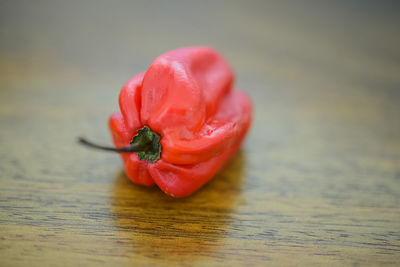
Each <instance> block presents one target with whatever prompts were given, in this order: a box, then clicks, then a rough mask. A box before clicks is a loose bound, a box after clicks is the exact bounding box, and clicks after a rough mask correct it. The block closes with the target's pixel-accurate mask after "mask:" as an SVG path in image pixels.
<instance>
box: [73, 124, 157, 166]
mask: <svg viewBox="0 0 400 267" xmlns="http://www.w3.org/2000/svg"><path fill="white" fill-rule="evenodd" d="M160 140H161V137H160V135H158V134H156V133H155V132H153V131H152V130H151V129H150V128H149V127H148V126H144V127H143V128H141V129H139V130H138V131H137V135H135V136H134V137H133V138H132V141H131V142H130V145H129V146H126V147H108V146H102V145H98V144H95V143H92V142H90V141H88V140H86V139H85V138H82V137H80V138H79V139H78V142H79V143H80V144H82V145H85V146H88V147H91V148H96V149H101V150H106V151H113V152H119V153H137V155H138V158H139V159H140V160H145V161H148V162H151V163H154V162H156V161H157V160H158V159H160V156H161V143H160Z"/></svg>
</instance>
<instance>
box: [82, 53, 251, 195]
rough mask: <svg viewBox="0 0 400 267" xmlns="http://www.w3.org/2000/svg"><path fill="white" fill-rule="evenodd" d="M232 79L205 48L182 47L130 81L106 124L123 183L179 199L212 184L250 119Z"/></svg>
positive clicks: (243, 97)
mask: <svg viewBox="0 0 400 267" xmlns="http://www.w3.org/2000/svg"><path fill="white" fill-rule="evenodd" d="M233 83H234V73H233V71H232V69H231V67H230V66H229V64H228V63H227V62H226V61H225V59H224V58H223V57H222V56H221V55H220V54H219V53H218V52H217V51H215V50H214V49H212V48H210V47H185V48H180V49H176V50H173V51H171V52H168V53H165V54H163V55H161V56H159V57H158V58H156V59H155V60H154V62H153V63H152V64H151V65H150V67H149V69H148V70H147V71H146V72H143V73H139V74H137V75H135V76H133V77H132V78H131V79H130V80H129V81H128V82H127V83H126V84H125V85H124V86H123V87H122V90H121V92H120V95H119V106H120V110H121V111H120V112H116V113H114V114H112V115H111V116H110V119H109V128H110V131H111V136H112V140H113V142H114V144H115V147H106V146H100V145H96V144H93V143H91V142H89V141H87V140H86V139H83V138H80V139H79V141H80V142H81V143H82V144H85V145H87V146H90V147H94V148H98V149H103V150H109V151H115V152H118V153H120V155H121V157H122V160H123V163H124V169H125V172H126V175H127V176H128V177H129V178H130V179H131V180H132V181H133V182H134V183H137V184H141V185H145V186H151V185H154V184H157V185H158V187H159V188H160V189H161V190H162V191H164V192H165V193H166V194H168V195H171V196H173V197H184V196H188V195H190V194H192V193H193V192H194V191H196V190H197V189H199V188H200V187H201V186H202V185H204V184H205V183H206V182H207V181H209V180H210V179H211V178H212V177H213V176H214V175H215V174H216V173H217V172H218V171H219V170H220V169H221V168H222V166H223V165H224V164H225V163H226V162H227V161H228V160H229V158H231V157H232V156H233V155H234V154H235V152H236V151H237V150H238V149H239V148H240V145H241V144H242V142H243V139H244V137H245V136H246V134H247V132H248V130H249V127H250V124H251V118H252V104H251V101H250V99H249V97H248V96H247V95H246V94H245V93H243V92H242V91H239V90H236V89H234V87H233Z"/></svg>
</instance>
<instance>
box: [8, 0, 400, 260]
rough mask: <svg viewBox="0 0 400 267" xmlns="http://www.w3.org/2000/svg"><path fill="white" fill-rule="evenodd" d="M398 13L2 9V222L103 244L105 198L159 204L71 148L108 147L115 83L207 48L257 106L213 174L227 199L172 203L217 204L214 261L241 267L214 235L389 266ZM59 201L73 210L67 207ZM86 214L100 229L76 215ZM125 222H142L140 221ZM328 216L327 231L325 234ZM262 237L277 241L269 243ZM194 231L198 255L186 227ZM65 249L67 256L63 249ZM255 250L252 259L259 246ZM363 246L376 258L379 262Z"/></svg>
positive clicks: (262, 8)
mask: <svg viewBox="0 0 400 267" xmlns="http://www.w3.org/2000/svg"><path fill="white" fill-rule="evenodd" d="M399 3H400V2H399V1H354V0H350V1H256V0H251V1H223V0H221V1H208V0H206V1H176V0H171V1H161V0H160V1H100V0H99V1H75V0H72V1H41V0H38V1H21V0H18V1H15V0H13V1H5V0H1V1H0V148H1V149H0V158H1V161H0V183H1V185H0V190H1V192H0V200H3V201H4V203H6V202H7V201H9V202H7V203H10V204H9V205H10V207H18V208H19V209H15V211H14V212H11V211H12V209H8V210H7V209H2V210H1V209H0V212H1V214H0V215H1V217H0V222H1V223H3V224H9V225H19V226H21V227H22V225H30V224H29V223H30V220H29V217H25V216H28V215H29V216H32V218H34V219H35V222H37V223H38V228H35V229H37V231H38V233H42V232H46V231H49V229H53V228H52V227H55V226H56V225H57V224H58V223H60V224H61V223H63V224H65V225H67V228H66V229H67V230H65V232H63V231H61V234H60V235H62V234H63V233H64V234H69V233H71V231H72V230H74V231H75V230H76V229H78V230H76V231H77V233H78V234H77V235H79V238H83V237H82V236H80V233H81V232H79V231H81V230H82V229H84V230H83V231H87V232H89V233H97V232H96V231H98V230H97V229H99V228H98V226H99V225H100V226H101V227H100V228H101V229H106V230H105V231H110V232H112V231H114V230H115V229H116V228H118V227H119V226H118V223H117V224H116V223H114V222H113V220H112V219H113V218H117V217H118V216H120V214H119V213H121V209H118V208H115V207H114V206H115V205H114V204H115V202H113V201H114V200H115V199H118V196H119V194H120V193H118V194H113V193H112V192H120V190H128V189H124V188H129V190H134V191H135V190H136V191H135V192H133V193H132V192H129V193H127V196H135V194H139V195H140V196H141V197H142V200H143V201H148V202H149V203H153V202H154V199H153V198H156V199H158V201H160V202H162V201H164V202H165V203H164V202H163V203H164V205H165V206H166V207H170V206H169V205H170V204H169V203H168V201H167V200H165V199H164V200H160V199H159V198H160V197H159V195H158V194H157V193H154V192H158V191H152V192H153V193H154V194H148V192H146V191H140V190H142V189H140V188H139V187H128V186H129V185H127V184H126V183H123V182H121V181H122V180H123V181H125V178H124V179H122V178H116V177H120V176H121V174H119V173H120V172H121V170H122V167H121V162H120V159H119V157H117V156H116V155H114V154H106V153H100V152H98V153H95V152H93V151H89V150H86V149H83V148H82V147H79V146H78V145H76V137H77V136H80V135H85V136H87V137H90V139H92V140H95V141H98V142H100V143H104V144H110V143H111V142H110V136H109V132H108V129H107V120H108V116H109V115H110V114H111V113H112V112H114V111H117V110H118V101H117V100H118V95H119V90H120V88H121V87H122V85H123V84H124V83H125V82H126V81H127V80H128V79H129V78H130V77H131V76H133V75H134V74H136V73H138V72H141V71H144V70H146V69H147V68H148V66H149V65H150V64H151V62H152V61H153V60H154V59H155V58H156V57H157V56H158V55H160V54H162V53H164V52H167V51H170V50H173V49H176V48H179V47H183V46H191V45H206V46H212V47H214V48H215V49H217V50H218V51H219V52H220V53H221V54H222V55H223V56H224V57H225V58H226V59H227V61H228V62H229V63H230V64H231V66H232V67H233V69H234V70H235V73H236V86H237V87H239V88H240V89H241V90H243V91H245V92H247V93H248V94H249V95H250V96H251V98H252V100H253V102H254V112H255V115H254V122H253V126H252V129H251V132H250V134H249V136H248V138H247V140H246V142H245V144H244V146H243V149H242V152H241V154H240V157H239V159H236V161H235V162H236V163H232V164H231V165H230V166H231V168H232V166H233V167H235V166H236V165H238V166H240V170H239V171H232V170H231V171H230V172H228V173H229V174H225V175H221V176H222V177H221V178H220V179H221V181H224V180H223V179H228V183H229V184H232V188H233V189H232V188H231V191H229V189H226V190H227V191H226V193H224V194H225V195H224V194H222V193H221V192H225V191H224V189H225V187H224V184H223V183H222V182H221V183H222V184H221V185H220V187H219V184H218V182H214V184H211V185H210V186H208V187H207V189H205V190H202V191H200V193H199V194H198V195H196V197H194V198H191V199H189V200H186V202H179V203H180V204H176V205H181V204H182V207H184V205H185V203H186V205H188V203H192V204H193V205H194V206H195V207H198V206H199V205H200V206H201V205H203V203H207V200H206V199H207V198H208V197H209V196H208V195H207V194H214V195H213V196H218V195H219V194H222V195H221V197H222V198H224V199H228V200H229V202H230V203H229V205H230V206H229V208H226V207H225V210H228V212H227V213H228V214H227V215H226V216H228V217H229V216H231V213H230V212H233V215H232V216H231V217H229V218H230V219H229V220H228V221H229V222H230V223H228V224H224V223H221V224H216V226H213V227H216V228H218V227H221V229H222V230H221V231H220V232H221V233H224V234H223V235H222V237H221V236H220V235H219V234H217V236H220V238H221V240H220V243H221V244H222V245H221V248H220V250H219V253H225V254H223V255H225V257H226V258H229V257H233V258H232V259H233V260H238V261H240V260H241V259H240V257H241V256H240V255H241V254H240V253H239V254H238V255H237V256H236V258H235V256H232V255H231V254H229V252H228V250H229V248H237V247H238V246H236V245H232V244H233V243H229V242H230V241H229V240H228V241H225V239H224V238H225V237H226V238H229V237H233V238H237V239H239V240H240V239H241V238H242V239H243V240H244V239H246V238H247V239H248V240H266V239H267V240H269V241H271V240H273V242H275V241H276V242H277V243H276V246H277V248H278V249H280V248H281V245H282V244H283V243H285V244H294V245H293V247H292V248H290V249H289V250H291V249H293V251H294V252H293V253H298V254H296V255H305V254H304V251H303V250H302V249H298V250H296V249H297V248H294V247H295V245H296V244H299V243H307V242H310V243H307V244H311V243H312V242H315V243H312V244H316V246H319V247H324V249H325V250H324V249H323V250H324V253H328V254H329V253H333V254H332V255H339V256H340V257H339V258H346V257H347V256H348V255H349V253H350V254H351V252H348V251H347V250H346V247H352V248H355V249H356V252H354V254H351V255H352V257H353V259H354V258H357V257H358V256H359V259H363V258H364V259H366V257H370V258H368V259H369V260H370V261H371V262H374V263H377V264H378V263H382V262H384V260H385V259H386V258H385V257H392V258H391V259H395V258H396V256H395V254H390V253H393V252H396V251H397V252H398V248H399V246H400V244H399V240H400V239H399V238H400V233H399V225H400V214H399V210H398V207H399V205H400V185H399V181H400V32H399V29H400V16H399V14H400V4H399ZM238 162H239V163H238ZM234 170H235V169H234ZM224 177H227V178H224ZM229 179H235V180H234V181H236V182H233V183H231V182H232V181H231V180H229ZM229 181H231V182H229ZM215 183H217V184H215ZM120 186H121V187H120ZM213 186H214V187H213ZM210 188H211V189H210ZM212 188H216V189H212ZM213 190H214V191H213ZM215 190H218V194H217V193H215V192H216V191H215ZM143 192H144V193H143ZM212 192H214V193H212ZM233 195H234V197H233ZM83 196H86V197H88V198H89V199H90V201H89V200H87V202H85V199H81V197H83ZM232 197H233V198H232ZM203 198H204V201H202V199H203ZM61 200H62V201H65V203H70V202H72V204H71V203H70V204H69V205H70V206H69V208H68V207H67V206H66V207H64V206H62V205H63V204H62V203H64V202H62V201H61ZM231 200H232V201H231ZM59 201H61V202H59ZM74 201H75V202H74ZM104 201H105V202H104ZM132 201H133V200H132ZM160 202H156V203H158V205H160V204H159V203H160ZM93 203H97V204H93ZM101 203H103V204H101ZM104 203H106V204H104ZM113 203H114V204H113ZM215 203H225V202H223V201H222V202H221V201H220V200H218V199H217V201H216V202H215ZM232 203H233V204H232ZM237 203H239V204H237ZM282 203H285V204H282ZM315 203H318V205H317V206H315V205H316V204H315ZM32 205H33V206H32ZM72 205H73V208H71V207H72ZM107 205H110V206H112V208H110V207H109V206H107ZM196 205H197V206H196ZM221 205H222V204H221ZM224 205H225V204H224ZM227 205H228V204H227ZM282 205H283V206H282ZM285 205H286V206H285ZM26 207H31V208H26ZM131 207H133V205H131ZM180 207H181V206H180ZM128 208H129V207H127V206H126V207H125V206H124V208H123V209H122V210H123V211H124V212H127V211H128V210H129V209H128ZM69 209H71V210H69ZM271 210H272V211H274V212H275V213H274V212H270V211H271ZM150 211H151V212H153V214H157V213H160V214H161V213H162V212H168V209H166V211H160V210H159V209H157V208H154V209H150ZM256 211H257V212H258V213H256ZM94 212H99V213H96V214H97V215H96V216H99V217H96V216H95V215H93V217H90V216H89V215H90V214H92V213H94ZM129 212H131V213H130V214H135V215H134V216H137V217H135V218H140V216H141V215H140V214H143V212H146V211H143V210H129ZM129 212H127V213H129ZM135 212H136V213H135ZM252 212H255V213H254V214H253V213H252ZM263 212H266V213H263ZM268 212H270V213H268ZM324 212H326V213H328V215H329V216H330V217H329V216H328V215H327V216H326V217H323V213H324ZM70 214H74V216H76V218H75V217H74V218H71V217H68V216H70ZM87 214H89V215H87ZM98 214H103V215H98ZM266 214H267V215H266ZM315 214H316V215H315ZM321 214H322V215H321ZM164 215H165V218H167V217H171V216H170V214H169V213H162V216H164ZM264 215H265V217H264ZM275 215H276V216H275ZM278 215H279V216H278ZM313 215H315V216H316V217H313ZM319 215H321V217H318V216H319ZM35 216H36V217H35ZM46 216H47V217H46ZM85 216H86V217H85ZM87 216H89V217H87ZM101 216H104V217H101ZM132 216H133V215H132ZM162 216H161V217H162ZM188 216H189V215H188ZM246 216H247V217H246ZM189 217H190V216H189ZM185 218H186V217H185ZM190 218H192V217H190ZM379 218H384V219H382V220H381V221H379ZM333 220H337V221H336V222H337V223H336V224H335V226H332V225H330V226H329V223H331V222H332V221H333ZM194 221H195V220H194ZM283 221H284V222H283ZM76 222H77V223H76ZM217 222H219V221H218V220H217ZM124 223H127V224H128V225H131V226H132V224H134V223H135V221H134V220H133V221H126V222H125V221H124ZM264 223H265V224H264ZM314 223H315V224H314ZM76 225H78V226H76ZM79 225H80V226H81V227H82V229H81V228H79ZM315 225H318V227H321V228H323V227H327V229H329V227H331V228H332V227H333V228H334V227H337V229H336V230H338V231H342V232H341V233H343V235H344V236H339V235H338V234H337V235H336V232H317V233H314V232H313V229H314V228H315ZM363 225H364V226H365V227H364V228H363ZM371 225H372V226H371ZM208 226H209V225H207V223H206V224H200V225H199V227H198V229H206V228H207V227H208ZM367 226H368V227H369V228H368V227H367ZM68 227H69V228H68ZM74 227H78V228H74ZM148 227H149V228H151V227H153V226H152V225H151V224H150V225H149V226H148ZM168 227H170V225H166V226H165V228H164V229H163V231H164V232H166V233H167V234H170V235H171V236H173V235H174V234H175V233H176V231H170V232H169V230H171V229H170V228H168ZM257 227H258V228H257ZM352 227H355V228H352ZM371 227H372V228H371ZM5 229H11V228H5ZM54 229H55V230H54V231H57V229H56V228H54ZM71 229H72V230H71ZM132 229H133V230H132ZM134 229H136V228H134V227H133V228H130V230H127V229H123V230H121V229H119V230H121V232H124V231H125V232H124V233H127V234H128V235H129V237H127V236H124V238H128V239H129V238H131V239H132V240H142V239H140V238H138V237H143V235H142V234H143V233H141V232H137V231H136V230H134ZM218 229H219V228H218ZM254 229H259V230H260V232H254V231H256V230H254ZM277 229H278V230H277ZM279 229H280V230H281V232H279V231H280V230H279ZM354 229H356V230H354ZM336 230H335V231H336ZM50 231H52V230H50ZM198 231H200V233H203V234H204V235H207V233H204V232H202V231H203V230H198ZM257 231H258V230H257ZM271 231H278V232H277V233H275V232H272V233H273V234H270V235H268V233H271ZM6 232H7V233H13V231H12V230H7V231H4V233H6ZM178 232H179V231H178ZM52 233H53V232H52ZM249 233H251V235H249ZM266 233H267V234H266ZM302 233H303V234H302ZM310 233H311V234H310ZM53 234H54V233H53ZM97 234H99V233H97ZM191 234H192V237H193V238H194V239H193V240H195V241H193V244H194V245H193V246H192V252H193V253H195V252H196V251H197V246H196V244H197V243H196V242H197V241H196V240H197V239H196V237H197V235H196V231H193V232H189V234H188V235H191ZM313 234H314V236H313ZM55 235H56V236H57V235H58V234H57V232H55ZM346 235H347V236H346ZM10 236H12V235H11V234H10ZM156 236H157V234H154V238H156ZM347 237H349V238H351V242H350V241H348V239H346V238H347ZM12 238H14V237H13V236H12ZM40 238H41V237H40V236H35V237H33V238H32V240H38V239H40ZM318 238H319V239H318ZM247 239H246V240H247ZM13 240H14V239H13ZM15 240H17V241H15V242H16V243H15V244H17V243H18V240H19V239H18V238H15ZM43 240H45V241H46V240H47V239H45V238H43ZM100 240H101V242H103V239H100ZM310 240H311V241H310ZM87 242H88V243H90V240H89V241H87ZM110 242H111V243H107V244H111V245H110V247H113V246H115V244H114V243H113V242H114V241H110ZM132 242H133V241H132ZM152 242H153V241H151V242H149V243H148V244H150V246H151V244H153V243H152ZM162 242H164V241H162ZM171 242H173V241H171ZM271 242H272V241H271ZM279 242H283V243H279ZM13 244H14V243H13ZM18 244H19V243H18ZM21 244H22V243H21ZM66 244H67V247H74V246H75V247H77V248H78V247H79V244H77V243H76V242H75V243H74V240H69V241H66ZM107 244H105V245H104V247H105V248H106V247H107ZM162 244H164V243H162ZM168 244H169V243H168ZM254 244H255V243H254ZM370 244H373V245H370ZM0 245H1V244H0ZM186 245H187V244H186ZM186 245H185V246H186ZM118 246H121V247H123V245H121V244H118ZM246 246H247V245H243V244H241V245H240V246H239V247H246ZM8 247H11V248H13V249H15V247H16V246H15V247H13V246H11V245H10V246H8ZM55 247H56V248H57V245H56V246H55ZM160 247H161V245H160ZM187 247H190V245H187ZM193 247H194V249H193ZM306 247H307V246H306ZM223 248H226V250H224V249H223ZM262 248H265V250H264V251H263V250H261V251H260V254H261V255H264V254H265V252H266V251H267V250H268V248H266V247H262ZM308 248H310V247H308ZM385 248H389V249H390V251H389V252H388V251H387V250H385V251H384V249H385ZM29 249H31V250H29ZM29 249H28V250H29V251H33V252H34V253H36V252H37V251H36V250H35V248H29ZM79 249H81V248H79ZM152 249H153V248H151V249H150V250H152ZM313 249H314V248H312V247H311V248H310V250H311V251H313ZM342 249H343V250H342ZM357 249H359V250H357ZM375 249H376V250H379V249H382V251H384V252H385V253H389V254H387V255H389V256H384V255H383V254H380V256H379V255H378V256H376V255H375V254H374V253H375V252H376V250H375ZM209 250H211V251H213V247H211V249H210V248H209ZM4 251H5V250H4ZM4 251H3V252H4ZM10 251H14V250H10ZM71 251H72V252H71V253H73V251H74V250H71ZM121 251H122V252H121V253H125V250H121ZM128 251H130V252H128ZM338 251H339V252H338ZM86 252H87V253H88V254H90V253H91V252H90V251H86ZM164 252H165V251H164ZM4 253H5V254H4V255H9V254H7V253H10V252H9V251H8V252H7V253H6V252H4ZM126 253H127V254H129V253H133V252H132V251H131V250H129V249H127V250H126ZM169 253H170V251H168V252H165V255H167V254H169ZM243 253H244V254H245V253H246V252H243ZM335 253H336V254H335ZM36 254H37V253H36ZM36 254H35V255H36ZM181 254H182V255H187V257H189V258H190V255H191V254H190V253H189V254H188V253H186V254H185V250H183V252H182V253H181ZM217 254H218V253H217ZM217 254H212V252H210V255H211V256H210V255H208V256H210V257H213V256H212V255H217ZM244 254H242V255H244ZM129 255H131V254H129ZM182 255H180V256H182ZM230 255H231V256H230ZM293 255H294V254H293ZM321 255H322V254H321ZM346 255H347V256H346ZM374 255H375V256H374ZM382 255H383V256H382ZM390 255H391V256H390ZM64 256H65V255H64ZM203 256H204V255H203ZM208 256H207V257H208ZM281 256H285V255H284V254H282V255H281ZM216 257H217V256H216ZM317 257H318V256H317ZM321 257H323V256H321ZM67 258H69V257H68V255H67V256H65V259H67ZM285 258H286V259H289V258H291V257H285ZM292 258H293V257H292ZM380 259H382V262H378V261H379V260H380ZM397 259H398V258H397ZM361 262H362V261H361ZM348 263H351V261H349V262H348Z"/></svg>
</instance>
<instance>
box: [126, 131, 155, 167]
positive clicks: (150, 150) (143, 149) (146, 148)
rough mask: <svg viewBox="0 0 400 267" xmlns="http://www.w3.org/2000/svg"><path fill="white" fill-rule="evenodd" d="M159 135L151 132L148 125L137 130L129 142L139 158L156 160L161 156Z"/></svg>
mask: <svg viewBox="0 0 400 267" xmlns="http://www.w3.org/2000/svg"><path fill="white" fill-rule="evenodd" d="M160 140H161V137H160V136H159V135H158V134H156V133H155V132H153V131H152V130H151V129H150V128H149V127H148V126H144V127H143V128H141V129H139V130H138V131H137V135H135V136H134V137H133V139H132V141H131V142H130V144H131V146H132V147H135V150H136V152H135V153H137V155H138V158H139V159H140V160H145V161H148V162H151V163H154V162H156V161H157V160H158V159H159V158H160V156H161V143H160Z"/></svg>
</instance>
